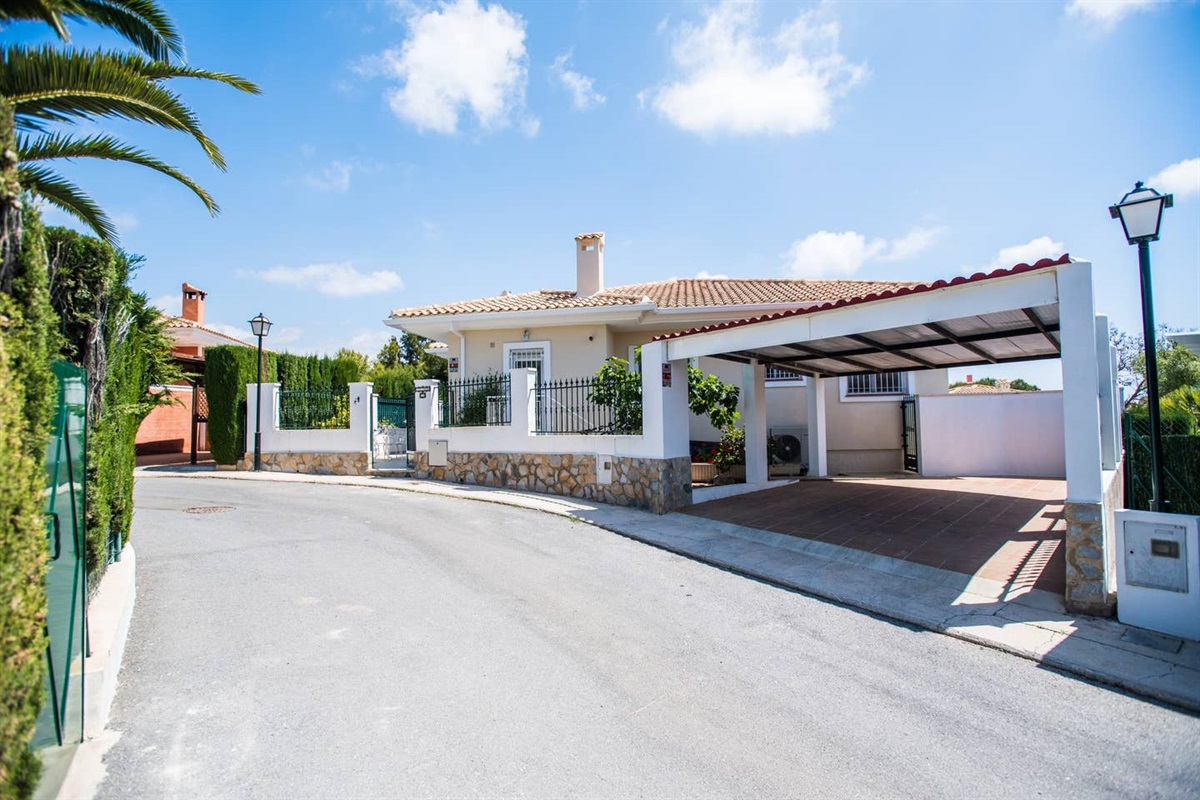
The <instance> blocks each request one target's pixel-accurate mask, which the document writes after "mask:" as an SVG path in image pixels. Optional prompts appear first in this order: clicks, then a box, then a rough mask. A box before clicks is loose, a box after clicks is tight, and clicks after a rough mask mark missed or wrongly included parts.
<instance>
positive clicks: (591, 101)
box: [550, 51, 605, 111]
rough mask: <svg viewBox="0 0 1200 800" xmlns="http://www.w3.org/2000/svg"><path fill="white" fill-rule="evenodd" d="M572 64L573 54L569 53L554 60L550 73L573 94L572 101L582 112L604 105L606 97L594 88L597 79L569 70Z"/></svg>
mask: <svg viewBox="0 0 1200 800" xmlns="http://www.w3.org/2000/svg"><path fill="white" fill-rule="evenodd" d="M570 63H571V53H570V52H569V51H568V52H566V53H563V54H562V55H560V56H559V57H558V58H556V59H554V63H553V64H552V65H551V66H550V71H551V72H552V73H553V74H554V77H555V78H556V79H557V80H558V82H559V83H561V84H562V85H563V86H565V87H567V89H568V90H569V91H570V92H571V99H572V101H573V102H574V103H575V108H577V109H579V110H580V111H586V110H588V109H589V108H592V107H594V106H598V105H602V104H603V103H604V100H605V97H604V95H602V94H600V93H599V92H597V91H596V90H595V88H594V87H593V83H594V82H595V79H593V78H589V77H587V76H586V75H581V74H579V73H578V72H576V71H575V70H572V69H567V66H568V65H569V64H570Z"/></svg>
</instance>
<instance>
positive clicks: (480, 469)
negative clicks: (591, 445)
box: [413, 453, 692, 514]
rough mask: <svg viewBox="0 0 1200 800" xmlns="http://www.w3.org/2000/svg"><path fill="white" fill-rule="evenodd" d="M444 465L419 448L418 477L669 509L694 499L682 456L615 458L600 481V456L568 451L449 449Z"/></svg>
mask: <svg viewBox="0 0 1200 800" xmlns="http://www.w3.org/2000/svg"><path fill="white" fill-rule="evenodd" d="M448 461H449V463H448V464H447V465H446V466H444V467H431V466H429V453H417V454H416V459H415V462H416V463H415V465H414V469H413V474H414V476H415V477H417V478H425V479H431V480H435V481H449V482H451V483H465V484H472V485H479V486H494V487H498V488H504V489H518V490H521V491H529V492H544V493H546V494H557V495H563V496H566V497H574V498H577V499H579V500H593V501H596V502H599V503H609V504H611V505H616V506H630V507H632V508H641V509H645V510H647V511H652V512H654V513H655V514H665V513H667V512H668V511H674V510H676V509H679V508H683V507H685V506H690V505H691V504H692V464H691V459H690V458H688V457H687V456H682V457H680V458H667V459H661V458H631V457H626V456H614V457H613V458H612V483H607V484H601V483H597V482H596V456H595V455H591V454H579V453H564V454H560V455H547V454H542V453H450V454H449V457H448Z"/></svg>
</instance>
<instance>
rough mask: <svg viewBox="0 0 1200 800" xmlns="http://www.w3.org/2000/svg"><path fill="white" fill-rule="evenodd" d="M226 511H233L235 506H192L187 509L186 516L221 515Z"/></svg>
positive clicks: (184, 511) (185, 510)
mask: <svg viewBox="0 0 1200 800" xmlns="http://www.w3.org/2000/svg"><path fill="white" fill-rule="evenodd" d="M224 511H233V506H192V507H191V508H185V509H184V510H183V513H185V514H220V513H222V512H224Z"/></svg>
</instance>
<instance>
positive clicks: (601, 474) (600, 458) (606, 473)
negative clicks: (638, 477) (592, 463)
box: [596, 454, 613, 486]
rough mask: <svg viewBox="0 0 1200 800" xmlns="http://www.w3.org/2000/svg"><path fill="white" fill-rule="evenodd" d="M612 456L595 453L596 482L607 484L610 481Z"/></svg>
mask: <svg viewBox="0 0 1200 800" xmlns="http://www.w3.org/2000/svg"><path fill="white" fill-rule="evenodd" d="M612 473H613V457H612V456H604V455H600V454H597V455H596V483H599V484H601V485H603V486H608V485H609V484H611V483H612Z"/></svg>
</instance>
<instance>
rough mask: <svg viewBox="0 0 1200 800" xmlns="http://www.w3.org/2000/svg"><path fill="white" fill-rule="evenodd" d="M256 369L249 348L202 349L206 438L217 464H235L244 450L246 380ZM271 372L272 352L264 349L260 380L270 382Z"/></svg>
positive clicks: (255, 357) (254, 353)
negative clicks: (206, 397)
mask: <svg viewBox="0 0 1200 800" xmlns="http://www.w3.org/2000/svg"><path fill="white" fill-rule="evenodd" d="M257 369H258V353H257V351H256V350H254V349H252V348H249V347H239V346H237V345H220V346H218V347H208V348H205V350H204V391H205V393H206V394H207V396H208V442H209V447H210V449H211V450H212V456H213V460H214V461H216V462H217V463H218V464H236V463H237V461H238V459H239V458H241V457H242V455H243V454H244V453H245V452H246V384H248V383H254V382H255V378H256V371H257ZM306 374H307V373H306ZM275 375H276V357H275V354H274V353H267V352H264V353H263V383H274V382H275ZM293 379H295V378H293Z"/></svg>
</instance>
